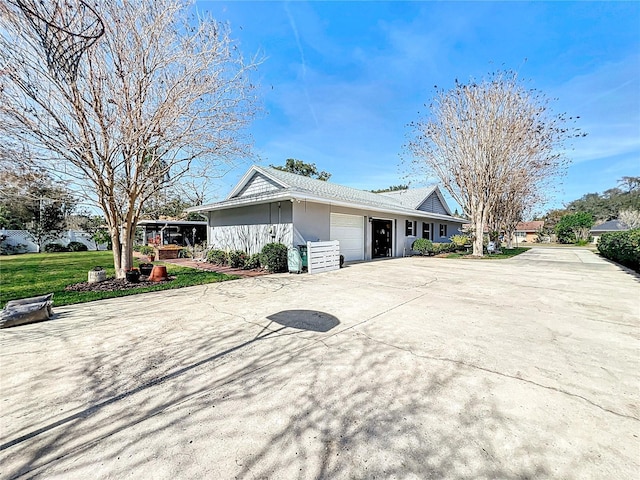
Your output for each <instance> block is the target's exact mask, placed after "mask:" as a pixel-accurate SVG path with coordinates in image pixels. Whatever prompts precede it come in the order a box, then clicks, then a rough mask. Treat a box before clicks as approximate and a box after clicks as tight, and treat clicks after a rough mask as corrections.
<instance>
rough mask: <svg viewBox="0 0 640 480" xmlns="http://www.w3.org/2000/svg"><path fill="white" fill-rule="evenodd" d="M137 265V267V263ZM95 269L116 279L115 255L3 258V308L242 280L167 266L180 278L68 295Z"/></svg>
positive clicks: (0, 280)
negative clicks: (43, 299)
mask: <svg viewBox="0 0 640 480" xmlns="http://www.w3.org/2000/svg"><path fill="white" fill-rule="evenodd" d="M134 263H136V264H137V262H136V261H134ZM95 266H102V267H103V268H104V269H105V271H106V272H107V277H113V276H114V275H115V270H114V268H113V254H112V253H111V252H95V251H94V252H69V253H33V254H26V255H13V256H3V257H0V284H1V288H0V307H2V306H4V304H5V303H6V302H7V301H8V300H12V299H16V298H26V297H33V296H36V295H43V294H45V293H50V292H53V293H54V296H53V299H54V305H56V306H62V305H71V304H74V303H83V302H90V301H92V300H100V299H103V298H114V297H123V296H125V295H135V294H138V293H144V292H154V291H158V290H169V289H174V288H182V287H189V286H192V285H202V284H205V283H215V282H222V281H225V280H234V279H236V278H238V277H235V276H232V275H225V274H222V273H216V272H203V271H200V270H195V269H193V268H187V267H180V266H177V265H171V264H166V266H167V272H168V274H169V275H171V276H175V277H176V278H175V279H174V280H172V281H171V282H167V283H159V284H158V285H153V286H150V287H141V288H135V289H130V290H119V291H114V292H67V291H65V289H64V288H65V287H66V286H67V285H72V284H74V283H80V282H86V281H87V272H88V271H89V270H91V269H93V267H95Z"/></svg>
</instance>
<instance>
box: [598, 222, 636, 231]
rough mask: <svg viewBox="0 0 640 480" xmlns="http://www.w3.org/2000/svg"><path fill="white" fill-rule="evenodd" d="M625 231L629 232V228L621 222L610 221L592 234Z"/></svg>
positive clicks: (602, 224) (599, 226)
mask: <svg viewBox="0 0 640 480" xmlns="http://www.w3.org/2000/svg"><path fill="white" fill-rule="evenodd" d="M625 230H629V227H627V226H626V225H625V224H624V223H622V222H621V221H620V220H609V221H608V222H604V223H601V224H600V225H596V226H595V227H593V228H592V229H591V231H592V232H620V231H625Z"/></svg>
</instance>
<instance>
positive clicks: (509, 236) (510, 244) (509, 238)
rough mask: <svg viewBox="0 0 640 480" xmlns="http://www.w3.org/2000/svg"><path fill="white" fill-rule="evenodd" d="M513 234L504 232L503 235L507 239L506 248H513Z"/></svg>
mask: <svg viewBox="0 0 640 480" xmlns="http://www.w3.org/2000/svg"><path fill="white" fill-rule="evenodd" d="M514 233H515V232H510V231H506V232H505V233H504V235H505V237H507V248H509V249H511V248H513V234H514Z"/></svg>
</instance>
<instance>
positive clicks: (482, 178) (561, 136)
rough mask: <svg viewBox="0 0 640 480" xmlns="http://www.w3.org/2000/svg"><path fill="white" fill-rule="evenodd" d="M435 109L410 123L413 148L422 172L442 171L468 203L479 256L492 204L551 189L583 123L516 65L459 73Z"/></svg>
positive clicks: (451, 188) (455, 194)
mask: <svg viewBox="0 0 640 480" xmlns="http://www.w3.org/2000/svg"><path fill="white" fill-rule="evenodd" d="M430 110H431V113H430V116H429V117H427V118H425V119H421V120H418V121H416V122H414V123H412V124H411V125H410V127H411V128H412V130H413V133H414V136H413V138H412V140H411V141H410V142H409V144H408V146H407V148H408V150H409V151H410V152H411V153H412V154H413V158H414V166H415V168H416V169H417V171H418V172H423V173H426V174H427V175H435V176H436V177H437V178H438V179H439V180H440V182H441V183H442V184H443V186H444V188H446V189H447V191H448V192H449V193H450V194H451V196H452V197H453V198H454V199H455V200H456V201H457V202H458V203H459V204H460V205H461V206H462V208H463V209H464V210H465V213H466V214H467V215H468V216H469V218H470V219H471V223H472V228H473V237H474V241H473V255H476V256H482V237H483V231H484V227H485V225H487V221H488V217H489V214H490V213H491V211H492V209H495V208H497V207H496V205H497V204H498V203H499V202H500V201H503V200H504V199H505V196H506V197H509V196H510V195H517V194H518V189H519V188H527V189H530V188H533V190H532V191H536V192H544V191H546V189H547V188H548V187H549V184H550V181H551V180H552V179H555V178H556V177H557V176H558V175H559V174H561V173H562V172H563V170H564V166H565V164H566V160H565V158H564V157H563V156H562V155H561V152H560V147H561V146H562V144H563V141H564V140H565V139H567V138H568V137H570V136H573V135H576V134H577V130H570V129H568V128H567V127H565V126H564V125H565V123H566V120H567V119H566V117H565V115H562V114H561V115H556V116H552V115H551V114H550V113H549V110H548V100H546V98H545V97H544V96H543V95H542V94H540V93H538V92H537V91H535V90H531V89H527V88H525V87H524V86H523V85H522V84H521V83H520V82H519V80H518V77H517V75H516V74H515V73H512V72H500V73H497V74H494V75H492V76H491V77H490V78H489V79H488V80H484V81H482V82H479V83H476V82H471V83H469V84H467V85H465V84H462V83H459V82H458V81H457V80H456V83H455V86H454V88H453V89H451V90H449V91H444V90H438V91H437V93H436V96H435V99H434V100H433V103H432V104H431V105H430ZM568 120H572V118H569V119H568ZM522 193H523V194H524V193H525V192H522ZM516 210H517V209H516Z"/></svg>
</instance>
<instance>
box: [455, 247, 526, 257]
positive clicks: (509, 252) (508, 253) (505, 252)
mask: <svg viewBox="0 0 640 480" xmlns="http://www.w3.org/2000/svg"><path fill="white" fill-rule="evenodd" d="M530 248H531V247H516V248H512V249H508V248H503V249H502V252H501V253H492V254H491V255H487V254H485V255H484V256H483V257H473V256H472V255H471V252H468V253H467V252H465V253H460V252H458V253H450V254H448V255H447V256H446V258H478V259H481V260H498V259H504V258H511V257H515V256H516V255H520V254H521V253H524V252H526V251H527V250H529V249H530Z"/></svg>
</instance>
